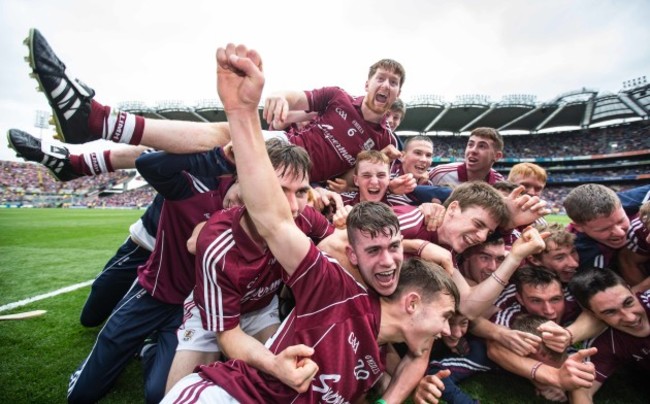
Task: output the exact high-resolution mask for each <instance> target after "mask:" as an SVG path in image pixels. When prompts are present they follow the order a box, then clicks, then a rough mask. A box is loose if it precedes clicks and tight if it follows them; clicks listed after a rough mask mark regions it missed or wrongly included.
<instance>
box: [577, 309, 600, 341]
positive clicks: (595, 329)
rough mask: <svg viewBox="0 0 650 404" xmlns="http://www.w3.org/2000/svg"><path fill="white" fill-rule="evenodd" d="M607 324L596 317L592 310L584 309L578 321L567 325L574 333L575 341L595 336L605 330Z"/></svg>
mask: <svg viewBox="0 0 650 404" xmlns="http://www.w3.org/2000/svg"><path fill="white" fill-rule="evenodd" d="M605 328H607V325H606V324H605V323H603V322H602V321H600V320H598V319H597V318H596V317H594V316H593V315H592V314H591V313H590V312H588V311H583V312H582V313H580V315H579V316H578V318H576V321H574V322H573V323H571V325H570V326H568V327H567V329H568V330H570V331H571V334H572V335H573V342H579V341H584V340H586V339H589V338H593V337H595V336H596V335H598V334H600V333H601V332H603V330H604V329H605Z"/></svg>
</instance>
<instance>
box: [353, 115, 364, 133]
mask: <svg viewBox="0 0 650 404" xmlns="http://www.w3.org/2000/svg"><path fill="white" fill-rule="evenodd" d="M352 125H354V127H355V128H356V129H357V130H358V131H359V133H361V134H362V135H363V134H365V133H366V131H364V130H363V126H361V124H360V123H359V122H357V120H356V119H353V120H352Z"/></svg>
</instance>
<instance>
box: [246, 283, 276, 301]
mask: <svg viewBox="0 0 650 404" xmlns="http://www.w3.org/2000/svg"><path fill="white" fill-rule="evenodd" d="M281 284H282V279H276V280H275V281H273V283H271V284H270V285H267V286H262V287H260V288H257V289H253V290H250V291H248V292H246V294H245V295H244V296H243V297H242V299H241V302H242V303H244V302H247V301H249V300H259V299H261V298H263V297H264V296H267V295H270V294H273V293H275V292H277V291H278V289H280V285H281Z"/></svg>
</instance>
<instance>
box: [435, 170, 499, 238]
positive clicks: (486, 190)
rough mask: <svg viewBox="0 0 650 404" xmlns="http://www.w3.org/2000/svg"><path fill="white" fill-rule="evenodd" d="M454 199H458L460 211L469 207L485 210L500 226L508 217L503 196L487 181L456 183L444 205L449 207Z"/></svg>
mask: <svg viewBox="0 0 650 404" xmlns="http://www.w3.org/2000/svg"><path fill="white" fill-rule="evenodd" d="M454 201H458V205H459V206H460V209H461V211H463V210H465V209H466V208H470V207H478V208H482V209H485V210H487V211H488V213H489V215H490V216H492V218H493V219H494V220H496V222H497V223H498V224H499V225H501V226H503V225H505V224H506V223H507V221H508V219H509V218H510V216H509V213H508V207H507V206H506V203H505V201H504V199H503V196H501V194H499V192H497V190H496V189H494V188H493V187H492V186H491V185H489V184H488V183H487V182H483V181H469V182H465V183H462V184H460V185H458V186H457V187H456V188H454V190H453V191H452V192H451V195H449V198H447V200H446V201H445V203H444V206H445V207H449V204H451V203H452V202H454ZM492 230H494V229H492Z"/></svg>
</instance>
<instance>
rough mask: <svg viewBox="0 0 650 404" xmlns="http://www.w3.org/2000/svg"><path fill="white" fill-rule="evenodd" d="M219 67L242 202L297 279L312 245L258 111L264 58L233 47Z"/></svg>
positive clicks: (219, 85)
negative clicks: (294, 214)
mask: <svg viewBox="0 0 650 404" xmlns="http://www.w3.org/2000/svg"><path fill="white" fill-rule="evenodd" d="M217 63H218V67H217V89H218V92H219V97H220V98H221V101H222V103H223V106H224V110H225V112H226V116H227V117H228V123H229V126H230V133H231V137H232V144H233V150H234V153H235V156H236V166H237V174H238V177H239V187H240V191H241V195H242V199H243V200H244V203H245V204H246V209H247V211H248V213H249V214H250V216H251V218H252V220H253V223H254V224H255V227H256V228H257V230H258V232H259V234H260V235H261V236H262V237H263V238H264V240H265V241H266V243H267V245H268V247H269V249H270V250H271V252H272V253H273V255H274V256H275V257H276V258H277V259H278V262H280V264H281V265H282V266H283V268H284V270H285V271H286V272H287V273H288V274H289V275H291V274H292V273H293V272H294V271H295V270H296V268H297V267H298V265H299V264H300V262H301V261H302V259H303V258H304V257H305V255H306V254H307V251H308V250H309V246H310V243H311V242H310V240H309V239H308V238H307V236H305V235H304V233H302V232H301V231H300V229H299V228H298V227H297V226H296V225H295V222H294V220H293V217H292V214H291V210H290V208H289V203H288V201H287V198H286V197H285V195H284V192H283V191H282V188H281V187H280V183H279V180H278V177H277V175H276V173H275V170H274V169H273V166H272V165H271V161H270V160H269V157H268V154H267V152H266V145H265V143H264V139H263V138H262V129H261V125H260V119H259V115H258V113H257V105H258V104H259V100H260V97H261V94H262V89H263V87H264V75H263V74H262V70H261V66H262V61H261V58H260V56H259V55H258V54H257V52H255V51H253V50H248V49H247V48H246V47H245V46H242V45H239V46H237V47H235V46H234V45H232V44H229V45H228V46H227V47H226V48H225V49H223V48H220V49H219V50H218V51H217ZM250 161H255V162H256V164H249V163H248V162H250Z"/></svg>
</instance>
